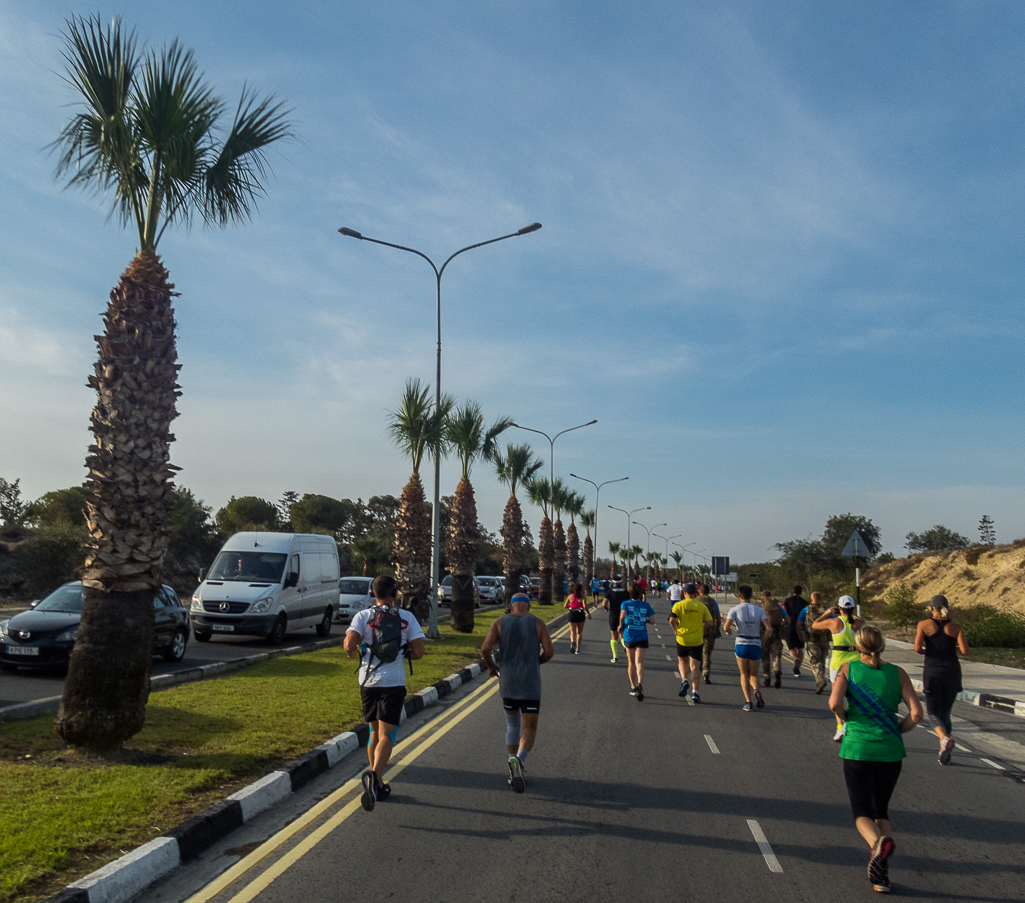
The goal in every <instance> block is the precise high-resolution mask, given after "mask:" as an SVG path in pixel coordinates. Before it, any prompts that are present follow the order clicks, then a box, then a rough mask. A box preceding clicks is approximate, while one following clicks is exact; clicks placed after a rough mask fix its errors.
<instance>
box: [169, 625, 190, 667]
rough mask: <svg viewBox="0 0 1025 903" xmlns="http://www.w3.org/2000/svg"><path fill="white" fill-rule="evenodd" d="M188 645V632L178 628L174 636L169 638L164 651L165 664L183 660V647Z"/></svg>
mask: <svg viewBox="0 0 1025 903" xmlns="http://www.w3.org/2000/svg"><path fill="white" fill-rule="evenodd" d="M188 644H189V632H188V631H187V630H186V629H185V628H184V627H179V628H178V629H177V630H176V631H175V632H174V636H173V637H171V643H170V645H169V646H168V647H167V649H166V650H164V661H165V662H180V661H181V660H182V659H183V658H185V647H186V646H188Z"/></svg>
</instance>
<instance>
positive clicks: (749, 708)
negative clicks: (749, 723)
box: [744, 702, 752, 712]
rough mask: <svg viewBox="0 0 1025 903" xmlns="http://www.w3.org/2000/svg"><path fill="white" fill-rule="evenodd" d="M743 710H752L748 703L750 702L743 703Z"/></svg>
mask: <svg viewBox="0 0 1025 903" xmlns="http://www.w3.org/2000/svg"><path fill="white" fill-rule="evenodd" d="M744 711H745V712H750V711H752V709H751V703H750V702H745V703H744Z"/></svg>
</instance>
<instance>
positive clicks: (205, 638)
mask: <svg viewBox="0 0 1025 903" xmlns="http://www.w3.org/2000/svg"><path fill="white" fill-rule="evenodd" d="M192 635H193V636H194V637H195V638H196V641H197V642H199V643H209V642H210V637H211V634H209V633H204V632H202V631H199V630H193V631H192Z"/></svg>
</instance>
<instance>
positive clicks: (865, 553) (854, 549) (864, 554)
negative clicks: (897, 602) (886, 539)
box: [841, 530, 872, 618]
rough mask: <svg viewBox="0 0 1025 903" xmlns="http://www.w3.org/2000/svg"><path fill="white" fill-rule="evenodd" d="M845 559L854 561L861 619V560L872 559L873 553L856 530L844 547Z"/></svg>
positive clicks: (856, 591) (856, 595)
mask: <svg viewBox="0 0 1025 903" xmlns="http://www.w3.org/2000/svg"><path fill="white" fill-rule="evenodd" d="M841 554H842V555H843V556H844V557H845V558H853V559H854V592H855V602H857V605H858V617H859V618H860V617H861V559H862V558H871V557H872V553H871V552H870V551H869V549H868V546H866V545H865V540H864V539H862V538H861V534H860V533H859V532H858V531H857V530H855V531H854V532H853V533H852V534H851V538H850V539H848V540H847V545H845V546H844V547H843V552H842V553H841Z"/></svg>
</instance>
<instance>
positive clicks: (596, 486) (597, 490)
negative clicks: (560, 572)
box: [570, 473, 630, 576]
mask: <svg viewBox="0 0 1025 903" xmlns="http://www.w3.org/2000/svg"><path fill="white" fill-rule="evenodd" d="M570 476H571V477H573V478H574V479H577V480H583V481H584V482H585V483H590V484H591V485H592V486H593V487H594V560H595V561H597V560H598V496H599V495H600V494H601V488H602V486H608V485H609V483H622V482H623V480H629V479H630V478H629V477H620V478H619V479H618V480H606V481H605V482H604V483H595V482H594V480H589V479H587V477H578V476H577V475H576V474H575V473H571V474H570ZM595 576H597V573H595Z"/></svg>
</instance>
